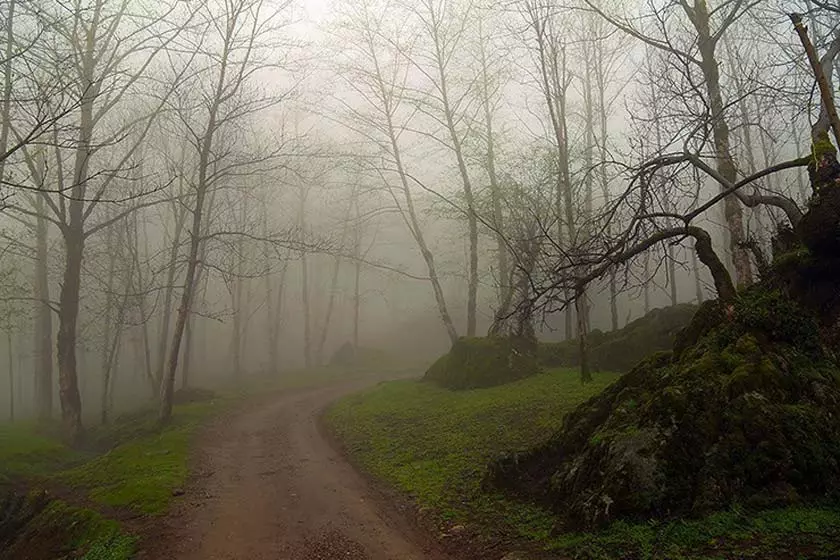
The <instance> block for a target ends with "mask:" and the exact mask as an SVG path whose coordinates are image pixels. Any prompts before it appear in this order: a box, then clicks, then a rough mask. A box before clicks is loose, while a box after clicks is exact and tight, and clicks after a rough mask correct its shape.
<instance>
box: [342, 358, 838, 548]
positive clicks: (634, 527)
mask: <svg viewBox="0 0 840 560" xmlns="http://www.w3.org/2000/svg"><path fill="white" fill-rule="evenodd" d="M617 378H618V376H617V375H615V374H609V373H596V374H595V375H594V382H593V383H590V384H587V385H586V386H583V385H581V383H580V380H579V377H578V373H577V371H574V370H570V369H551V370H548V371H546V372H544V373H542V374H540V375H536V376H533V377H529V378H527V379H523V380H519V381H516V382H514V383H510V384H507V385H502V386H497V387H492V388H486V389H474V390H468V391H450V390H447V389H443V388H440V387H437V386H435V385H434V384H431V383H427V382H422V381H416V380H400V381H394V382H387V383H382V384H379V385H377V386H376V387H372V388H371V389H370V390H367V391H363V392H360V393H357V394H354V395H351V396H348V397H347V398H344V399H341V400H339V401H338V402H337V403H336V404H334V405H333V406H331V407H330V408H329V410H328V412H327V415H326V423H327V425H328V426H329V427H330V430H332V431H333V432H334V433H335V434H336V436H337V438H338V439H339V440H340V441H341V442H342V444H343V445H344V447H345V449H346V450H347V453H348V454H349V456H350V458H351V460H352V461H353V462H354V463H355V464H357V465H358V466H359V467H360V469H361V470H362V471H363V472H367V473H369V475H370V476H372V477H374V478H375V479H378V480H381V481H383V482H384V483H386V484H388V485H389V486H390V487H391V488H394V489H395V490H396V491H397V492H398V493H399V495H402V496H403V497H404V498H403V499H404V500H408V503H411V504H412V507H411V510H412V511H415V512H419V514H420V515H421V516H422V517H423V518H424V519H426V520H427V523H426V526H427V527H433V528H435V531H436V532H435V533H434V534H436V535H437V536H438V538H439V539H440V540H441V541H442V542H443V543H445V545H446V549H447V550H451V551H457V552H455V553H454V554H453V556H454V557H455V558H459V559H465V558H486V559H488V560H498V559H500V558H502V559H504V558H517V559H525V558H527V559H528V560H536V559H541V560H542V559H552V560H559V559H565V558H574V559H575V560H578V559H580V560H615V559H622V560H630V559H632V560H648V559H657V560H721V559H744V558H755V559H762V560H763V559H768V558H772V559H774V560H782V559H783V560H793V559H816V558H822V559H832V560H838V559H840V509H837V508H836V507H832V506H830V505H826V507H819V506H817V505H811V506H807V505H803V506H800V507H789V508H782V509H775V510H765V511H754V510H750V509H748V508H746V507H743V508H740V507H736V508H732V509H731V510H727V511H721V512H718V513H715V514H712V515H710V516H708V517H704V518H694V519H673V520H664V521H650V522H639V523H631V522H625V521H618V522H616V523H614V524H612V525H611V526H609V527H608V528H606V529H604V530H602V531H599V532H594V533H569V532H565V531H563V530H562V528H561V527H560V526H559V525H558V523H557V521H558V520H557V518H556V516H555V515H554V514H553V513H552V512H551V511H549V510H547V509H543V508H541V507H539V506H537V505H535V504H531V503H526V502H520V501H518V500H514V499H511V498H510V497H509V496H506V495H500V494H498V493H497V492H495V491H493V490H492V489H489V488H486V487H485V485H483V484H482V480H483V477H484V475H485V473H486V472H487V464H488V462H489V461H490V460H491V459H493V458H495V457H498V456H499V455H500V454H502V453H505V452H509V451H515V450H522V449H529V448H532V447H534V446H535V445H538V444H540V443H541V442H544V441H546V440H547V439H548V438H549V437H551V435H552V434H553V433H555V431H556V430H558V429H559V428H560V426H561V425H562V420H563V416H564V415H565V414H566V413H568V412H569V411H571V410H574V408H575V407H576V406H577V405H579V404H580V403H581V402H583V401H585V400H586V399H588V398H589V397H591V396H592V395H594V394H596V393H597V392H598V391H600V390H602V389H603V388H604V387H606V386H607V385H609V384H610V383H611V382H612V381H614V380H615V379H617ZM481 551H483V553H481ZM510 551H518V553H511V552H510ZM476 552H478V553H476ZM506 553H507V555H506ZM379 558H383V559H385V558H392V557H388V556H381V557H379Z"/></svg>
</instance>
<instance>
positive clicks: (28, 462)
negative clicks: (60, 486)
mask: <svg viewBox="0 0 840 560" xmlns="http://www.w3.org/2000/svg"><path fill="white" fill-rule="evenodd" d="M82 460H84V455H83V454H81V453H79V452H76V451H72V450H70V449H68V448H67V447H66V446H65V445H64V444H62V443H61V442H59V441H57V440H55V439H52V438H50V437H47V436H44V435H41V434H39V433H38V431H37V430H36V429H35V426H34V425H32V424H15V425H9V424H0V483H3V482H8V481H10V480H16V479H19V478H22V477H30V478H31V477H42V476H46V475H48V474H50V473H52V472H55V471H56V470H60V469H62V468H66V467H67V466H69V465H72V464H74V463H78V462H80V461H82Z"/></svg>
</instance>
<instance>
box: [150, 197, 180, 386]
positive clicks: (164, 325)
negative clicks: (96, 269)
mask: <svg viewBox="0 0 840 560" xmlns="http://www.w3.org/2000/svg"><path fill="white" fill-rule="evenodd" d="M173 208H174V209H175V212H174V216H175V226H174V227H175V231H174V232H173V235H172V246H171V247H170V248H169V262H168V265H167V271H166V285H165V286H164V290H163V317H162V318H161V322H160V336H159V338H158V348H157V366H156V367H155V378H156V380H157V385H158V388H157V390H158V391H159V390H160V383H161V380H162V379H163V374H164V368H165V367H166V351H167V345H168V344H169V328H170V325H171V324H172V300H173V299H174V296H175V276H176V274H177V272H178V255H179V253H180V250H181V235H182V234H183V230H184V223H185V221H186V217H187V209H186V208H185V207H183V206H180V205H174V206H173Z"/></svg>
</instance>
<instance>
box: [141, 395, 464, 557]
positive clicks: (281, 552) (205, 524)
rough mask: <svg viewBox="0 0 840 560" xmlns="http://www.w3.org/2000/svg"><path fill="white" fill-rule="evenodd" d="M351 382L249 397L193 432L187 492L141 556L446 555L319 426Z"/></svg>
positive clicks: (147, 535)
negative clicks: (195, 436)
mask: <svg viewBox="0 0 840 560" xmlns="http://www.w3.org/2000/svg"><path fill="white" fill-rule="evenodd" d="M373 384H375V380H371V379H367V380H356V381H350V382H345V383H340V384H338V385H331V386H327V387H318V388H314V389H311V388H310V389H303V390H293V391H288V392H283V393H281V394H279V395H277V394H275V395H274V396H271V397H267V398H264V399H262V400H258V401H253V400H251V401H249V402H247V403H245V405H243V406H239V407H236V408H234V409H232V410H230V411H229V412H227V413H225V414H223V415H222V416H220V417H218V418H217V419H215V420H214V421H212V422H211V423H210V424H209V425H208V426H207V427H206V428H205V429H204V431H203V433H202V434H201V435H200V436H199V440H198V442H197V444H196V445H195V456H194V457H193V465H192V466H191V468H190V471H191V473H192V475H191V478H190V480H189V482H188V484H187V486H186V487H185V488H184V492H185V495H184V497H183V498H182V499H181V500H179V501H178V502H177V503H176V504H175V505H174V507H173V508H172V510H171V511H170V513H169V514H167V515H166V516H164V517H162V518H160V519H158V520H157V521H156V522H155V523H153V524H151V525H150V526H149V527H147V528H146V529H145V530H144V531H143V533H144V535H143V536H141V540H140V543H139V554H138V558H142V559H162V558H167V559H173V560H174V559H202V560H228V559H244V558H247V559H249V560H261V559H269V558H270V559H272V560H278V559H281V560H282V559H288V560H316V559H339V558H341V559H348V560H363V559H370V560H397V559H399V560H421V559H439V558H440V559H443V558H447V557H446V556H445V555H444V554H443V552H442V551H441V550H440V549H439V548H438V545H437V544H436V542H434V540H432V539H430V538H428V537H427V536H426V535H427V533H425V532H424V531H422V530H419V529H418V528H416V526H415V525H414V524H413V523H411V522H410V521H409V516H406V515H404V513H405V512H402V511H399V509H400V506H399V502H398V501H397V502H393V501H390V500H388V499H386V497H385V496H383V495H382V494H381V492H380V491H379V490H378V489H377V488H376V485H372V484H370V483H369V481H367V480H366V479H364V478H363V477H362V476H361V475H360V474H358V473H357V472H356V471H355V470H354V469H353V467H352V466H351V465H350V464H349V463H348V462H347V461H346V460H345V459H344V458H343V457H342V455H341V454H340V452H338V451H337V450H336V449H335V447H334V446H333V445H332V444H331V442H330V440H329V437H328V436H327V435H326V434H325V433H324V431H323V430H322V429H321V424H320V416H321V414H322V412H323V411H324V410H325V409H326V407H327V406H328V405H329V404H330V403H332V402H333V401H335V400H336V399H339V398H341V397H343V396H345V395H349V394H351V393H355V392H358V391H359V390H362V389H364V388H366V387H370V386H372V385H373Z"/></svg>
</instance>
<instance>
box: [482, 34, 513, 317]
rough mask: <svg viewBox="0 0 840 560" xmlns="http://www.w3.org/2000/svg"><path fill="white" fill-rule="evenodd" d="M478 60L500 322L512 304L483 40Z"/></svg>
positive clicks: (484, 39)
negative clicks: (497, 276) (497, 275)
mask: <svg viewBox="0 0 840 560" xmlns="http://www.w3.org/2000/svg"><path fill="white" fill-rule="evenodd" d="M479 25H480V27H479V33H481V29H482V28H481V22H479ZM479 41H480V45H479V46H480V51H479V54H480V57H481V105H482V109H483V110H484V128H485V130H484V135H485V140H484V141H485V144H486V148H485V150H486V156H485V158H486V161H487V177H488V179H489V181H490V200H491V203H492V206H493V228H494V229H495V232H494V237H495V239H496V263H497V266H498V268H499V271H498V274H499V283H498V289H497V294H496V300H497V303H498V305H499V308H498V309H497V311H496V320H504V318H505V317H507V315H508V313H509V312H510V305H511V302H512V301H513V297H512V292H513V286H511V283H512V282H511V278H510V264H509V262H508V261H509V259H508V248H507V245H506V243H505V234H504V215H503V213H502V196H503V195H502V189H501V185H499V178H498V176H497V174H496V143H495V139H494V137H493V134H494V133H493V110H492V108H491V103H490V76H489V74H488V66H489V64H488V62H487V52H486V50H485V47H486V38H485V37H484V36H483V34H482V36H481V37H479Z"/></svg>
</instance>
